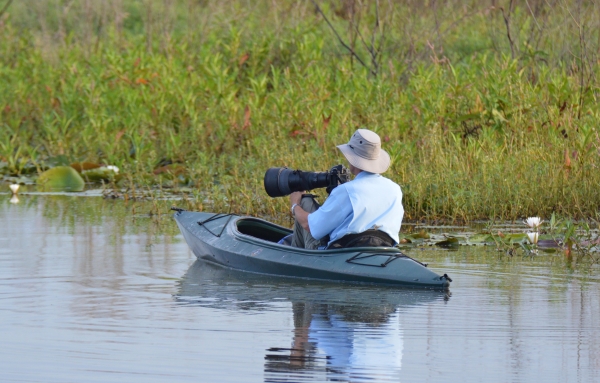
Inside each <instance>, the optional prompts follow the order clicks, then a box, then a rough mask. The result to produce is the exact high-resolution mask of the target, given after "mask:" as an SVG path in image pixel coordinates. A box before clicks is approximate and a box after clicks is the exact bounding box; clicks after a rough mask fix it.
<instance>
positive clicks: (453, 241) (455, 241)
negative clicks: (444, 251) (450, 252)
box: [435, 237, 460, 248]
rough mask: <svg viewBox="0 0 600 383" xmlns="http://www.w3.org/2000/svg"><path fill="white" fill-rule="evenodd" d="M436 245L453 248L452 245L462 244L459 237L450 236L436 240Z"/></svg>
mask: <svg viewBox="0 0 600 383" xmlns="http://www.w3.org/2000/svg"><path fill="white" fill-rule="evenodd" d="M435 245H436V246H439V247H445V248H449V247H450V248H451V247H458V246H459V245H460V242H459V240H458V238H455V237H449V238H447V239H446V240H444V241H440V242H436V243H435Z"/></svg>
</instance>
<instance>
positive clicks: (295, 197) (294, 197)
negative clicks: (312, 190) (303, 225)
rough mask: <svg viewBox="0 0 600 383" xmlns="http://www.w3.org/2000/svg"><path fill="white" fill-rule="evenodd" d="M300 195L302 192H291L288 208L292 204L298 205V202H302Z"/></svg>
mask: <svg viewBox="0 0 600 383" xmlns="http://www.w3.org/2000/svg"><path fill="white" fill-rule="evenodd" d="M302 194H304V192H293V193H292V194H290V206H292V205H293V204H296V205H300V201H301V200H302Z"/></svg>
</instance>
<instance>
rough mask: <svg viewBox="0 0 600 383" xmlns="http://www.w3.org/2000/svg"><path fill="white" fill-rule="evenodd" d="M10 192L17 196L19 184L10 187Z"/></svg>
mask: <svg viewBox="0 0 600 383" xmlns="http://www.w3.org/2000/svg"><path fill="white" fill-rule="evenodd" d="M10 190H11V191H12V193H13V194H17V193H18V192H19V184H12V185H10Z"/></svg>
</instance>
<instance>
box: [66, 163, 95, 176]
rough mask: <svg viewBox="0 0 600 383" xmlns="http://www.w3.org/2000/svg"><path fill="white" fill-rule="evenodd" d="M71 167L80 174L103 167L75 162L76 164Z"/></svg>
mask: <svg viewBox="0 0 600 383" xmlns="http://www.w3.org/2000/svg"><path fill="white" fill-rule="evenodd" d="M71 167H72V168H73V169H75V170H77V171H78V172H79V173H81V172H83V171H85V170H90V169H97V168H100V167H102V165H100V164H94V163H92V162H75V163H73V164H71Z"/></svg>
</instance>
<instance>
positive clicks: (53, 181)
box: [37, 166, 85, 192]
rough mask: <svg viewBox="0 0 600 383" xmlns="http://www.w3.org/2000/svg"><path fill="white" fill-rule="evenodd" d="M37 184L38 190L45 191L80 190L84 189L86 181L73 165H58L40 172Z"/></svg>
mask: <svg viewBox="0 0 600 383" xmlns="http://www.w3.org/2000/svg"><path fill="white" fill-rule="evenodd" d="M37 185H38V190H40V191H44V192H50V191H66V192H78V191H82V190H83V187H84V186H85V182H84V181H83V178H81V176H80V175H79V173H77V171H76V170H75V169H73V168H72V167H70V166H57V167H55V168H52V169H49V170H46V171H45V172H43V173H42V174H40V177H39V178H38V180H37Z"/></svg>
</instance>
